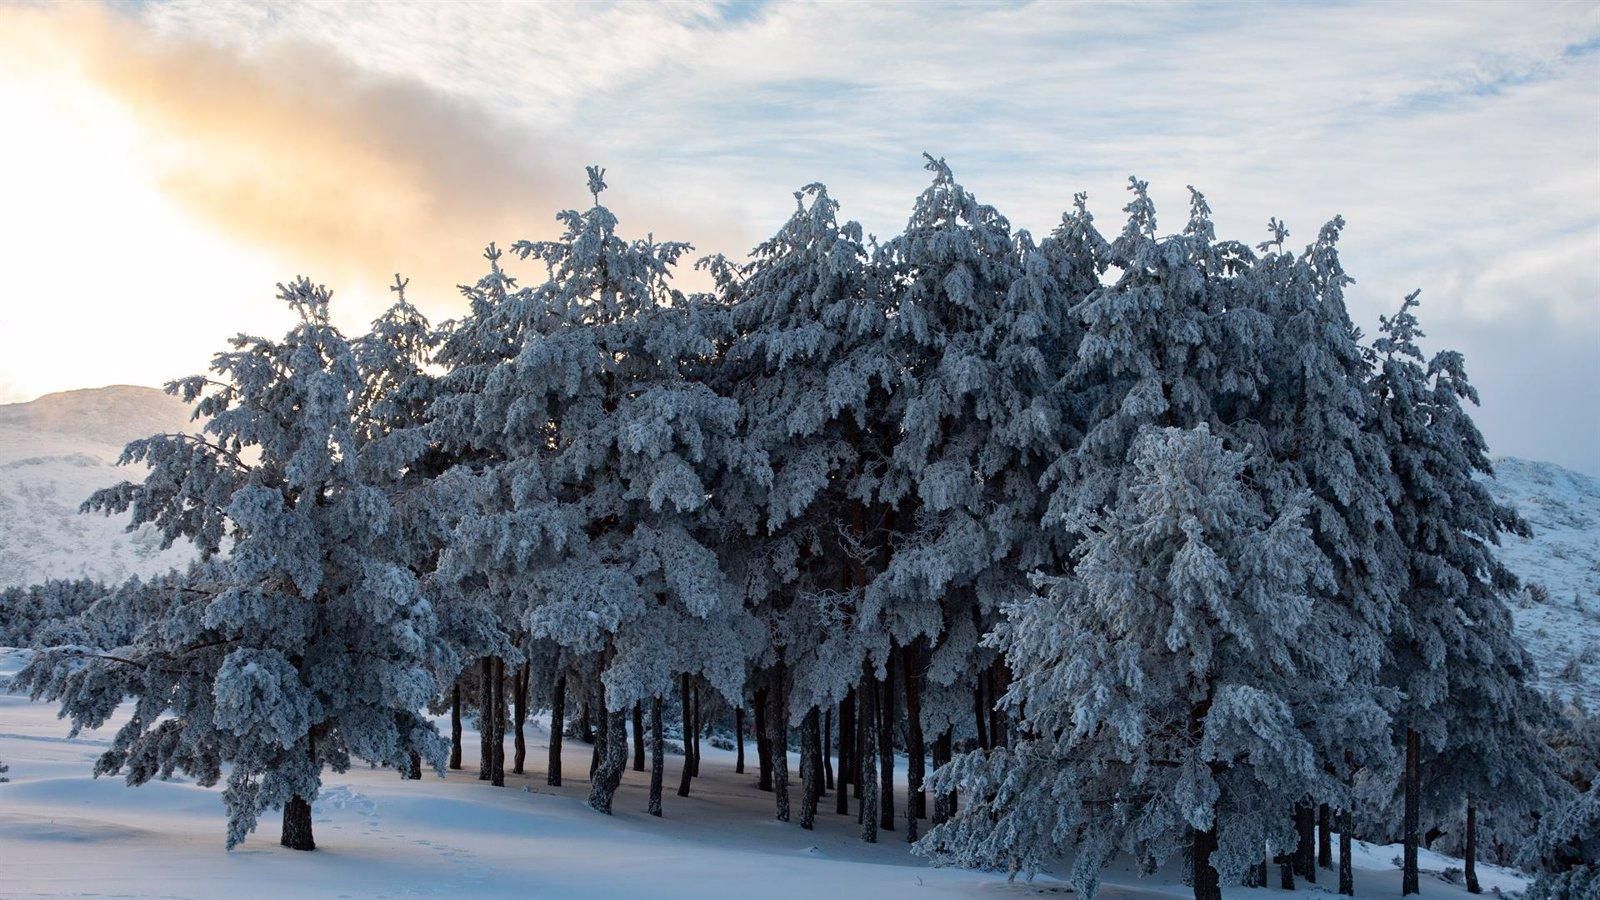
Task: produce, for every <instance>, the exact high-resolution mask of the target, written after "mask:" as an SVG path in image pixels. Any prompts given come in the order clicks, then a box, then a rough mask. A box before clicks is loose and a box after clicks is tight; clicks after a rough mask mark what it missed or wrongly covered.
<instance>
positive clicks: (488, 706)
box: [478, 656, 494, 781]
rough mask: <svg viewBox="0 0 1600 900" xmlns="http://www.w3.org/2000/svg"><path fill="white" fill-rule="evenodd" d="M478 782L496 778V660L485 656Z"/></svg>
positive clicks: (480, 694) (480, 691) (481, 673)
mask: <svg viewBox="0 0 1600 900" xmlns="http://www.w3.org/2000/svg"><path fill="white" fill-rule="evenodd" d="M478 670H479V672H478V674H479V678H480V679H481V681H482V683H481V684H479V685H478V780H479V781H488V780H489V779H490V778H492V777H494V660H493V659H491V658H490V657H487V656H485V657H484V658H483V662H482V663H480V664H479V666H478Z"/></svg>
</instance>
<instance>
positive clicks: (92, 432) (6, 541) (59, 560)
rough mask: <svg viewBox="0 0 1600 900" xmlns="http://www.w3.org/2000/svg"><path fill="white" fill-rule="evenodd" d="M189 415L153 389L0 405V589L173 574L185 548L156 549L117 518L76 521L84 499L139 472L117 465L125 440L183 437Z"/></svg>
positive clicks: (67, 394)
mask: <svg viewBox="0 0 1600 900" xmlns="http://www.w3.org/2000/svg"><path fill="white" fill-rule="evenodd" d="M192 428H193V425H192V424H191V423H190V421H189V408H188V406H187V405H185V404H184V403H181V402H179V401H178V400H176V399H174V398H172V397H169V396H167V395H166V394H164V393H162V392H161V391H159V390H156V389H155V388H147V387H135V386H132V385H115V386H112V387H105V388H94V389H90V390H81V391H64V392H62V393H59V394H46V395H45V396H43V397H40V398H39V399H37V400H33V401H31V402H28V403H12V404H6V405H0V587H9V586H11V585H16V584H31V583H33V582H37V581H42V580H44V579H46V578H82V577H91V578H99V579H102V580H106V581H121V580H123V579H125V578H128V577H130V576H133V575H151V574H156V573H158V572H164V571H167V570H168V569H171V568H173V567H174V566H181V565H185V564H187V563H188V561H189V560H190V559H192V558H193V556H194V553H193V550H192V549H191V548H189V547H188V546H187V545H185V546H181V547H179V546H174V547H172V548H171V549H169V550H165V551H162V550H160V540H159V537H158V535H157V534H156V533H155V531H154V530H153V529H151V528H149V527H145V528H142V529H140V530H139V531H137V532H135V533H132V534H129V533H127V532H126V531H125V530H124V529H125V528H126V526H127V521H128V520H127V516H125V515H124V516H115V517H110V518H108V517H106V516H101V515H81V514H79V513H78V506H79V504H81V503H82V502H83V501H84V500H86V499H87V498H88V497H89V495H90V494H92V493H93V492H95V491H96V490H99V489H100V488H103V487H109V486H111V485H113V484H116V483H117V482H119V481H123V480H137V479H138V478H141V477H142V476H143V470H142V468H127V467H118V466H117V465H116V462H117V458H118V457H119V456H121V455H122V447H123V445H124V444H126V443H127V442H128V441H131V440H134V439H136V438H140V437H146V436H148V435H151V434H156V433H158V432H174V431H188V430H191V429H192Z"/></svg>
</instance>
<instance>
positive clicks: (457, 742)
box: [450, 681, 461, 770]
mask: <svg viewBox="0 0 1600 900" xmlns="http://www.w3.org/2000/svg"><path fill="white" fill-rule="evenodd" d="M450 768H452V769H457V770H459V769H460V768H461V682H459V681H457V682H456V683H455V684H453V685H451V686H450Z"/></svg>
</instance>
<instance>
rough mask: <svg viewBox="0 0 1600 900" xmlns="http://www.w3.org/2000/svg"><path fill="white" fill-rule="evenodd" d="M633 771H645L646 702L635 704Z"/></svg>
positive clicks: (641, 701)
mask: <svg viewBox="0 0 1600 900" xmlns="http://www.w3.org/2000/svg"><path fill="white" fill-rule="evenodd" d="M633 770H634V771H635V772H643V771H644V701H643V700H640V701H638V702H636V703H634V704H633Z"/></svg>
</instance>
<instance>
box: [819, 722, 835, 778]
mask: <svg viewBox="0 0 1600 900" xmlns="http://www.w3.org/2000/svg"><path fill="white" fill-rule="evenodd" d="M822 781H823V786H824V787H825V788H826V789H827V790H830V791H831V790H833V707H831V706H830V707H828V708H827V709H825V710H823V712H822Z"/></svg>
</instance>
